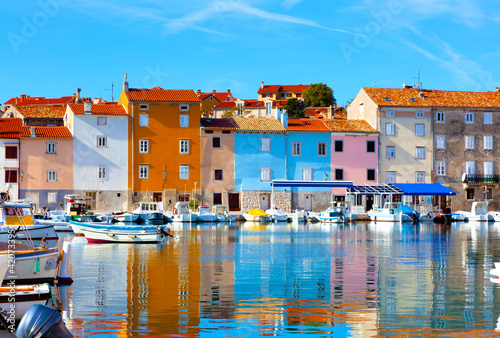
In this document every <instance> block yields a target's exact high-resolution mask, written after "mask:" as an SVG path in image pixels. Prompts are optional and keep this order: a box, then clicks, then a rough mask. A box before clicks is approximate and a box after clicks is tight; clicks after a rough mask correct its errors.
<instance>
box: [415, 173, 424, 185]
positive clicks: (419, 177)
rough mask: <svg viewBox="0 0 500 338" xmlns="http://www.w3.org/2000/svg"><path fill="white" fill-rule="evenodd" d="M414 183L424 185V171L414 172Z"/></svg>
mask: <svg viewBox="0 0 500 338" xmlns="http://www.w3.org/2000/svg"><path fill="white" fill-rule="evenodd" d="M415 183H425V171H416V172H415Z"/></svg>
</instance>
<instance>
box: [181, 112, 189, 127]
mask: <svg viewBox="0 0 500 338" xmlns="http://www.w3.org/2000/svg"><path fill="white" fill-rule="evenodd" d="M179 127H182V128H188V127H189V115H179Z"/></svg>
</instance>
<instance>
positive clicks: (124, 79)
mask: <svg viewBox="0 0 500 338" xmlns="http://www.w3.org/2000/svg"><path fill="white" fill-rule="evenodd" d="M123 91H124V92H125V93H128V81H127V73H125V76H124V77H123Z"/></svg>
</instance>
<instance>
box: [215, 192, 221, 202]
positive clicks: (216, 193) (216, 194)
mask: <svg viewBox="0 0 500 338" xmlns="http://www.w3.org/2000/svg"><path fill="white" fill-rule="evenodd" d="M221 204H222V193H220V192H214V205H221Z"/></svg>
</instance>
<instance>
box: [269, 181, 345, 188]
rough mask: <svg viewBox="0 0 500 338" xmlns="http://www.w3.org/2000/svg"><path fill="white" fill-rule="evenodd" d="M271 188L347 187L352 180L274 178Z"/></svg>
mask: <svg viewBox="0 0 500 338" xmlns="http://www.w3.org/2000/svg"><path fill="white" fill-rule="evenodd" d="M271 186H272V187H273V188H278V187H305V188H347V187H352V186H353V182H352V181H294V180H274V181H271Z"/></svg>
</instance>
